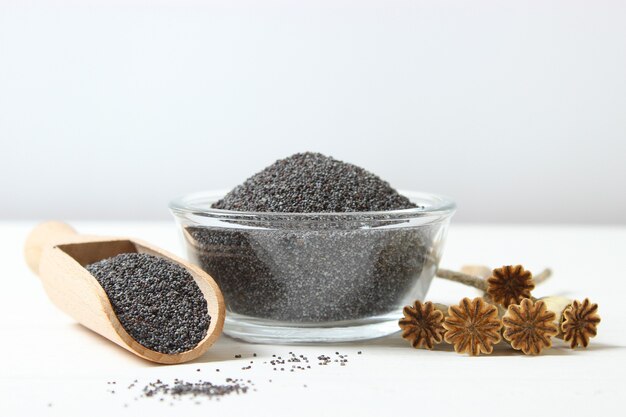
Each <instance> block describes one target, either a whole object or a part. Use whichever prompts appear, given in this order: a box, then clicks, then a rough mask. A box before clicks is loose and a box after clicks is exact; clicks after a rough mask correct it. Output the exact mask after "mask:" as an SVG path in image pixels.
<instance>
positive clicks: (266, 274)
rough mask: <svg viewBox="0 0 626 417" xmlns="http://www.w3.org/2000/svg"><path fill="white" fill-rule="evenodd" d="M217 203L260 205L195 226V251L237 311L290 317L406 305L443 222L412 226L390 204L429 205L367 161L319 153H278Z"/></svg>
mask: <svg viewBox="0 0 626 417" xmlns="http://www.w3.org/2000/svg"><path fill="white" fill-rule="evenodd" d="M212 208H215V209H223V210H234V211H240V212H254V213H255V215H254V218H251V217H250V216H245V215H242V216H241V217H240V220H239V218H235V219H232V218H230V219H228V220H227V221H224V222H223V223H221V224H219V225H216V226H215V227H213V226H202V227H199V226H187V227H186V232H187V233H186V240H187V244H188V249H189V250H188V253H189V254H190V256H191V258H192V260H193V261H194V262H196V263H198V264H199V265H201V266H202V267H203V268H204V269H205V270H206V271H207V272H208V273H209V274H210V275H211V276H212V277H213V278H214V279H215V280H216V281H217V283H218V284H219V286H220V289H221V290H222V292H223V294H224V297H225V299H226V302H227V305H228V308H229V310H230V311H231V312H233V313H237V314H241V315H245V316H250V317H255V318H263V319H270V320H281V321H288V322H303V323H305V322H308V323H319V322H327V321H342V320H353V319H359V318H365V317H371V316H374V315H378V314H386V313H390V312H394V311H397V310H398V309H400V308H402V306H403V305H404V304H405V301H406V300H405V299H404V298H406V297H407V296H413V295H414V294H412V293H414V291H415V285H416V280H417V278H418V277H419V276H420V275H421V273H422V270H424V268H425V263H426V262H429V261H428V256H427V254H428V247H429V246H430V242H431V241H432V239H433V233H435V232H436V231H437V230H438V227H437V226H436V225H435V226H434V227H433V228H430V227H429V226H421V227H420V229H419V230H418V229H416V228H415V227H402V224H404V225H405V226H406V223H407V222H406V221H405V220H402V219H398V212H397V211H396V212H394V214H393V215H391V214H386V212H389V211H390V210H403V209H415V208H417V209H419V207H417V206H416V205H415V204H413V203H412V202H411V201H410V200H409V199H408V198H407V197H405V196H402V195H401V194H399V193H398V192H397V191H396V190H394V189H393V188H392V187H391V186H390V185H389V184H388V183H387V182H385V181H383V180H382V179H380V178H379V177H377V176H376V175H374V174H372V173H370V172H368V171H366V170H364V169H363V168H360V167H357V166H355V165H352V164H348V163H345V162H341V161H338V160H336V159H333V158H331V157H327V156H324V155H321V154H318V153H301V154H296V155H293V156H290V157H288V158H285V159H281V160H278V161H276V162H275V163H274V164H272V165H270V166H269V167H267V168H265V169H264V170H263V171H261V172H259V173H257V174H256V175H254V176H252V177H250V178H249V179H247V180H246V181H245V182H244V183H243V184H241V185H239V186H237V187H236V188H234V189H233V190H232V191H231V192H229V193H228V194H226V196H224V197H223V198H222V199H221V200H219V201H217V202H215V203H214V204H213V205H212ZM372 212H376V213H372ZM264 214H265V215H264ZM226 223H228V224H226ZM394 224H395V225H400V226H401V227H394V228H389V227H388V226H390V225H394ZM385 226H387V227H385Z"/></svg>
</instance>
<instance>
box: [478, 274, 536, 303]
mask: <svg viewBox="0 0 626 417" xmlns="http://www.w3.org/2000/svg"><path fill="white" fill-rule="evenodd" d="M534 288H535V282H534V281H533V274H531V273H530V271H527V270H525V269H524V267H523V266H522V265H515V266H513V265H505V266H503V267H501V268H496V269H494V270H493V272H492V274H491V276H490V277H489V278H487V291H486V293H487V295H489V297H490V298H491V299H492V300H493V301H494V302H496V303H498V304H501V305H503V306H504V307H508V306H510V305H511V304H519V303H520V302H521V301H522V300H523V299H525V298H529V297H530V292H531V291H532V290H533V289H534Z"/></svg>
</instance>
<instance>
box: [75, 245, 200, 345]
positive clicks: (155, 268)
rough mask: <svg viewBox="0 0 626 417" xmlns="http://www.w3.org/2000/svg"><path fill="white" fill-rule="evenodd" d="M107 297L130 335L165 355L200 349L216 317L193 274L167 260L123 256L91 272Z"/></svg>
mask: <svg viewBox="0 0 626 417" xmlns="http://www.w3.org/2000/svg"><path fill="white" fill-rule="evenodd" d="M86 268H87V270H88V271H89V272H90V273H91V274H92V275H93V276H94V277H95V278H96V279H97V280H98V282H99V283H100V285H102V288H104V291H105V292H106V293H107V296H108V297H109V300H110V302H111V305H112V306H113V310H114V311H115V314H116V315H117V318H118V319H119V321H120V323H121V324H122V326H124V329H126V331H127V332H128V333H129V334H130V335H131V336H132V337H133V338H134V339H135V340H136V341H137V342H139V343H140V344H142V345H143V346H145V347H147V348H149V349H152V350H154V351H157V352H162V353H168V354H173V353H180V352H184V351H187V350H190V349H192V348H194V347H195V346H196V345H198V343H199V342H200V341H201V340H202V339H203V338H204V337H205V336H206V334H207V330H208V328H209V324H210V320H211V317H210V316H209V312H208V309H207V303H206V299H205V298H204V295H203V294H202V291H201V290H200V288H199V287H198V285H197V284H196V283H195V281H194V279H193V277H192V276H191V274H190V273H189V272H188V271H187V270H186V269H185V268H183V267H181V266H180V265H178V264H176V263H174V262H171V261H169V260H167V259H163V258H159V257H156V256H153V255H148V254H145V253H123V254H121V255H117V256H114V257H112V258H108V259H104V260H102V261H99V262H96V263H93V264H90V265H87V266H86Z"/></svg>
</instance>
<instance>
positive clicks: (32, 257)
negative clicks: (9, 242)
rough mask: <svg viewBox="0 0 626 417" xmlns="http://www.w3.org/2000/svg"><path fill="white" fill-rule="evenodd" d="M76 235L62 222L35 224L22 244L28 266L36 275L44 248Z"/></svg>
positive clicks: (70, 227) (74, 231)
mask: <svg viewBox="0 0 626 417" xmlns="http://www.w3.org/2000/svg"><path fill="white" fill-rule="evenodd" d="M76 236H77V233H76V230H74V228H72V226H70V225H69V224H66V223H63V222H56V221H50V222H44V223H41V224H39V225H37V226H36V227H35V228H34V229H33V230H32V231H31V232H30V234H29V235H28V237H27V238H26V244H25V246H24V257H25V258H26V263H27V264H28V267H29V268H30V269H31V271H33V272H34V273H35V274H37V275H38V274H39V261H40V260H41V254H42V253H43V251H44V249H46V248H47V247H50V246H54V245H56V244H58V243H61V242H64V241H68V240H71V239H72V238H73V237H76Z"/></svg>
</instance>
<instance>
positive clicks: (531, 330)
mask: <svg viewBox="0 0 626 417" xmlns="http://www.w3.org/2000/svg"><path fill="white" fill-rule="evenodd" d="M555 319H556V314H555V313H554V312H552V311H550V310H548V308H547V306H546V304H545V303H544V302H543V301H541V300H537V301H533V300H531V299H530V298H525V299H523V300H522V301H521V303H520V304H511V305H509V307H508V309H507V311H506V313H505V314H504V317H502V324H503V325H504V331H503V332H502V335H503V336H504V338H505V339H506V340H507V341H508V342H509V343H510V344H511V347H513V349H516V350H521V351H522V352H524V354H526V355H538V354H539V353H541V351H542V350H543V349H546V348H549V347H550V346H552V340H551V339H552V337H553V336H556V335H557V334H558V333H559V330H558V327H557V325H556V324H555V323H554V321H555Z"/></svg>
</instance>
